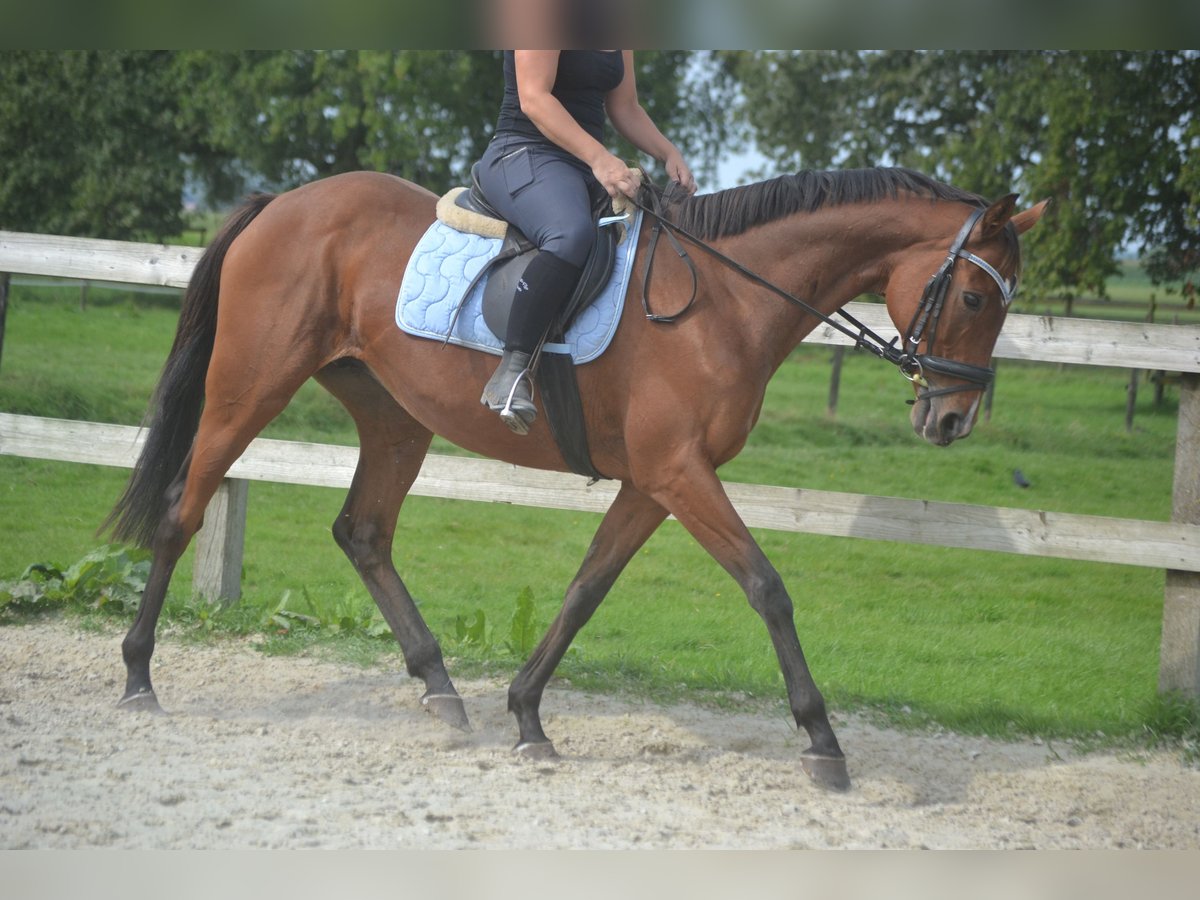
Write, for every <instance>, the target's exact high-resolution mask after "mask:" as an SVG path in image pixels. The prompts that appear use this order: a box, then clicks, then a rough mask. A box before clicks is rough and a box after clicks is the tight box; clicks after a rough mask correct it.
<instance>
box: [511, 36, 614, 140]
mask: <svg viewBox="0 0 1200 900" xmlns="http://www.w3.org/2000/svg"><path fill="white" fill-rule="evenodd" d="M624 77H625V59H624V57H623V56H622V55H621V51H620V50H613V51H603V50H563V51H562V52H561V53H560V54H559V57H558V75H557V77H556V78H555V80H554V87H553V88H552V89H551V94H553V95H554V97H555V98H556V99H557V100H558V101H559V102H560V103H561V104H562V105H563V106H564V107H566V110H567V112H569V113H570V114H571V116H572V118H574V119H575V121H576V122H578V123H579V124H580V126H582V128H583V130H584V131H586V132H587V133H588V134H590V135H591V136H592V137H594V138H595V139H596V140H598V141H600V142H602V143H603V141H604V125H605V122H606V121H607V117H606V116H605V113H604V95H605V94H607V93H608V92H609V91H611V90H612V89H613V88H615V87H616V86H617V85H619V84H620V83H621V79H622V78H624ZM496 134H497V135H501V134H510V135H517V136H519V137H523V138H527V139H529V140H535V141H545V140H546V139H547V138H546V136H545V135H544V134H542V133H541V131H539V130H538V127H537V126H536V125H534V124H533V122H532V121H530V119H529V117H528V116H527V115H525V113H523V112H521V103H520V100H519V99H518V96H517V66H516V57H515V55H514V52H513V51H512V50H505V51H504V100H503V101H502V102H501V104H500V118H499V120H498V121H497V122H496Z"/></svg>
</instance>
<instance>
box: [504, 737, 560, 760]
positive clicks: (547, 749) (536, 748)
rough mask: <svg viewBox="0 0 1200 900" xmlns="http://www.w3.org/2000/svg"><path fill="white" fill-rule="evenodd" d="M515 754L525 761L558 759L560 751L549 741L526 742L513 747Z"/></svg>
mask: <svg viewBox="0 0 1200 900" xmlns="http://www.w3.org/2000/svg"><path fill="white" fill-rule="evenodd" d="M513 753H515V754H516V755H517V756H520V757H522V758H524V759H558V758H559V756H558V751H557V750H555V749H554V745H553V744H552V743H550V742H549V741H524V742H522V743H520V744H517V746H515V747H513Z"/></svg>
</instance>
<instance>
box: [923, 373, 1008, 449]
mask: <svg viewBox="0 0 1200 900" xmlns="http://www.w3.org/2000/svg"><path fill="white" fill-rule="evenodd" d="M901 371H902V372H903V373H904V376H905V377H906V378H908V380H909V381H911V382H912V383H913V387H914V389H915V390H916V393H917V396H916V399H915V400H912V401H910V402H911V403H912V405H913V410H912V417H911V419H912V426H913V430H914V431H915V432H916V433H917V434H919V435H920V436H921V437H923V438H924V439H925V440H927V441H928V442H929V443H931V444H934V445H936V446H938V447H946V446H949V445H950V444H952V443H953V442H954V441H957V440H960V439H962V438H965V437H967V436H968V435H969V434H970V433H971V430H972V429H973V428H974V427H975V420H976V418H977V417H978V414H979V398H980V396H982V394H983V392H984V391H985V390H987V388H988V386H989V385H990V384H991V383H992V379H994V378H995V376H996V373H995V371H994V370H993V369H989V368H986V367H984V366H976V365H972V364H970V363H962V362H958V361H956V360H952V359H944V358H942V357H937V356H917V357H914V358H913V360H912V362H911V364H909V365H907V366H902V367H901ZM927 373H928V374H929V375H932V376H933V377H934V378H935V379H936V381H935V382H932V383H931V382H930V380H929V378H928V377H926V374H927Z"/></svg>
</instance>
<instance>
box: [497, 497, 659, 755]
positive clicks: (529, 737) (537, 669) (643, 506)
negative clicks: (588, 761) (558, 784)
mask: <svg viewBox="0 0 1200 900" xmlns="http://www.w3.org/2000/svg"><path fill="white" fill-rule="evenodd" d="M666 516H667V511H666V510H665V509H663V508H662V507H661V506H659V505H658V504H657V503H655V502H654V501H653V500H651V499H650V498H649V497H647V496H645V495H644V494H641V493H639V492H638V491H637V490H635V489H634V488H633V487H632V486H630V485H629V484H624V485H622V487H621V490H620V492H619V493H618V494H617V497H616V499H615V500H613V502H612V505H611V506H609V508H608V511H607V512H606V513H605V514H604V519H603V520H602V521H601V523H600V527H599V528H598V529H597V530H596V535H595V537H594V538H593V539H592V544H591V546H590V547H589V548H588V552H587V555H586V556H585V557H584V560H583V564H582V565H581V566H580V568H579V572H578V573H577V574H576V575H575V578H574V580H572V582H571V584H570V586H569V587H568V588H567V593H566V597H565V599H564V600H563V605H562V609H561V610H560V611H559V613H558V616H557V617H556V618H555V619H554V622H553V623H551V625H550V628H549V630H548V631H547V632H546V636H545V637H543V638H542V640H541V643H539V644H538V646H537V647H536V648H535V649H534V651H533V653H532V654H531V655H530V657H529V660H528V661H527V662H526V663H525V665H524V666H523V667H522V668H521V671H520V672H519V673H517V677H516V678H514V679H513V682H512V685H511V686H510V687H509V689H508V709H509V712H511V713H512V714H513V715H514V716H515V717H516V719H517V728H518V731H519V735H520V736H519V737H518V739H517V745H516V747H515V748H514V749H515V750H516V752H517V753H519V754H521V755H523V756H526V757H531V758H534V759H541V758H547V757H554V756H557V753H556V752H555V750H554V745H553V744H552V743H551V742H550V739H549V738H547V737H546V733H545V732H544V731H543V730H542V722H541V713H540V707H541V702H542V694H543V692H544V691H545V689H546V684H547V683H548V682H549V681H550V676H551V675H553V674H554V670H555V668H557V666H558V664H559V662H561V661H562V658H563V656H564V655H565V654H566V652H567V648H568V647H570V646H571V641H572V640H573V639H574V637H575V635H576V634H578V633H579V631H580V629H581V628H583V626H584V625H585V624H586V623H587V621H588V620H589V619H590V618H591V617H592V614H593V613H595V611H596V609H597V608H598V607H599V606H600V603H601V602H602V601H603V600H604V598H605V597H606V596H607V595H608V592H609V590H610V589H611V588H612V586H613V584H614V583H615V582H616V580H617V577H618V576H619V575H620V574H621V572H622V571H624V569H625V566H626V565H628V563H629V561H630V560H631V559H632V558H633V555H634V554H635V553H637V551H638V549H639V548H640V547H641V546H642V545H643V544H645V543H646V541H647V540H648V539H649V538H650V535H652V534H653V533H654V531H655V530H656V529H657V528H658V526H659V525H661V524H662V522H663V519H665V518H666Z"/></svg>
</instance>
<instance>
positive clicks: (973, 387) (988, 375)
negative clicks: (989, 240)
mask: <svg viewBox="0 0 1200 900" xmlns="http://www.w3.org/2000/svg"><path fill="white" fill-rule="evenodd" d="M983 213H984V210H983V209H982V208H980V209H977V210H975V211H974V212H972V213H971V215H969V216H968V217H967V221H966V222H964V223H963V226H962V228H960V229H959V230H958V236H957V237H955V238H954V243H952V244H951V245H950V250H949V252H948V253H947V254H946V259H945V260H944V261H943V262H942V264H941V266H939V267H938V270H937V271H936V272H934V273H933V277H932V278H930V279H929V281H928V283H926V285H925V291H924V293H923V294H922V295H921V303H920V305H919V306H918V307H917V311H916V312H915V313H913V318H912V321H911V322H910V323H909V325H908V331H907V332H906V333H905V335H904V343H903V347H904V353H903V357H902V358H901V359H900V360H899V361H895V360H893V361H894V362H896V365H897V366H898V367H899V368H900V373H901V374H902V375H903V376H904V377H905V378H907V379H908V380H909V381H911V382H913V383H914V384H915V385H917V388H918V391H917V398H918V399H920V400H928V399H929V398H930V397H939V396H941V395H943V394H956V393H959V392H960V391H982V390H986V389H987V387H988V385H990V384H991V383H992V381H993V380H994V379H995V377H996V372H995V370H994V369H990V368H987V367H986V366H976V365H971V364H970V363H964V362H958V361H957V360H953V359H946V358H945V357H942V356H934V355H933V348H934V342H935V340H936V338H937V326H938V320H939V319H940V318H941V315H942V309H943V307H944V306H945V305H946V294H947V293H948V292H949V290H950V282H951V280H952V279H953V278H954V264H955V263H956V262H958V260H960V259H965V260H967V261H968V262H972V263H974V264H975V265H977V266H979V268H981V269H983V271H985V272H986V273H987V274H988V275H990V276H991V277H992V280H993V281H995V282H996V286H997V287H999V288H1000V296H1001V297H1002V298H1003V301H1004V307H1005V309H1007V308H1008V306H1009V304H1010V303H1012V300H1013V297H1014V296H1016V293H1017V280H1016V276H1013V278H1012V279H1010V280H1006V279H1004V278H1003V277H1002V276H1001V275H1000V273H999V272H997V271H996V269H995V267H994V266H992V264H991V263H989V262H988V261H987V260H986V259H983V258H981V257H979V256H976V255H975V254H974V253H971V252H970V251H968V250H964V249H963V244H965V243H966V242H967V237H968V236H969V235H970V234H971V230H972V229H973V228H974V227H975V223H976V222H978V221H979V217H980V216H982V215H983ZM926 331H928V332H929V337H928V339H926V338H925V332H926ZM922 340H926V344H925V352H924V353H917V348H918V347H919V346H920V345H921V341H922ZM925 372H933V373H935V374H938V375H945V376H947V377H949V378H957V379H959V380H961V381H966V382H969V383H968V384H956V385H952V386H950V387H943V388H937V389H930V387H929V382H928V381H927V380H926V378H925ZM921 388H924V390H921Z"/></svg>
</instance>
